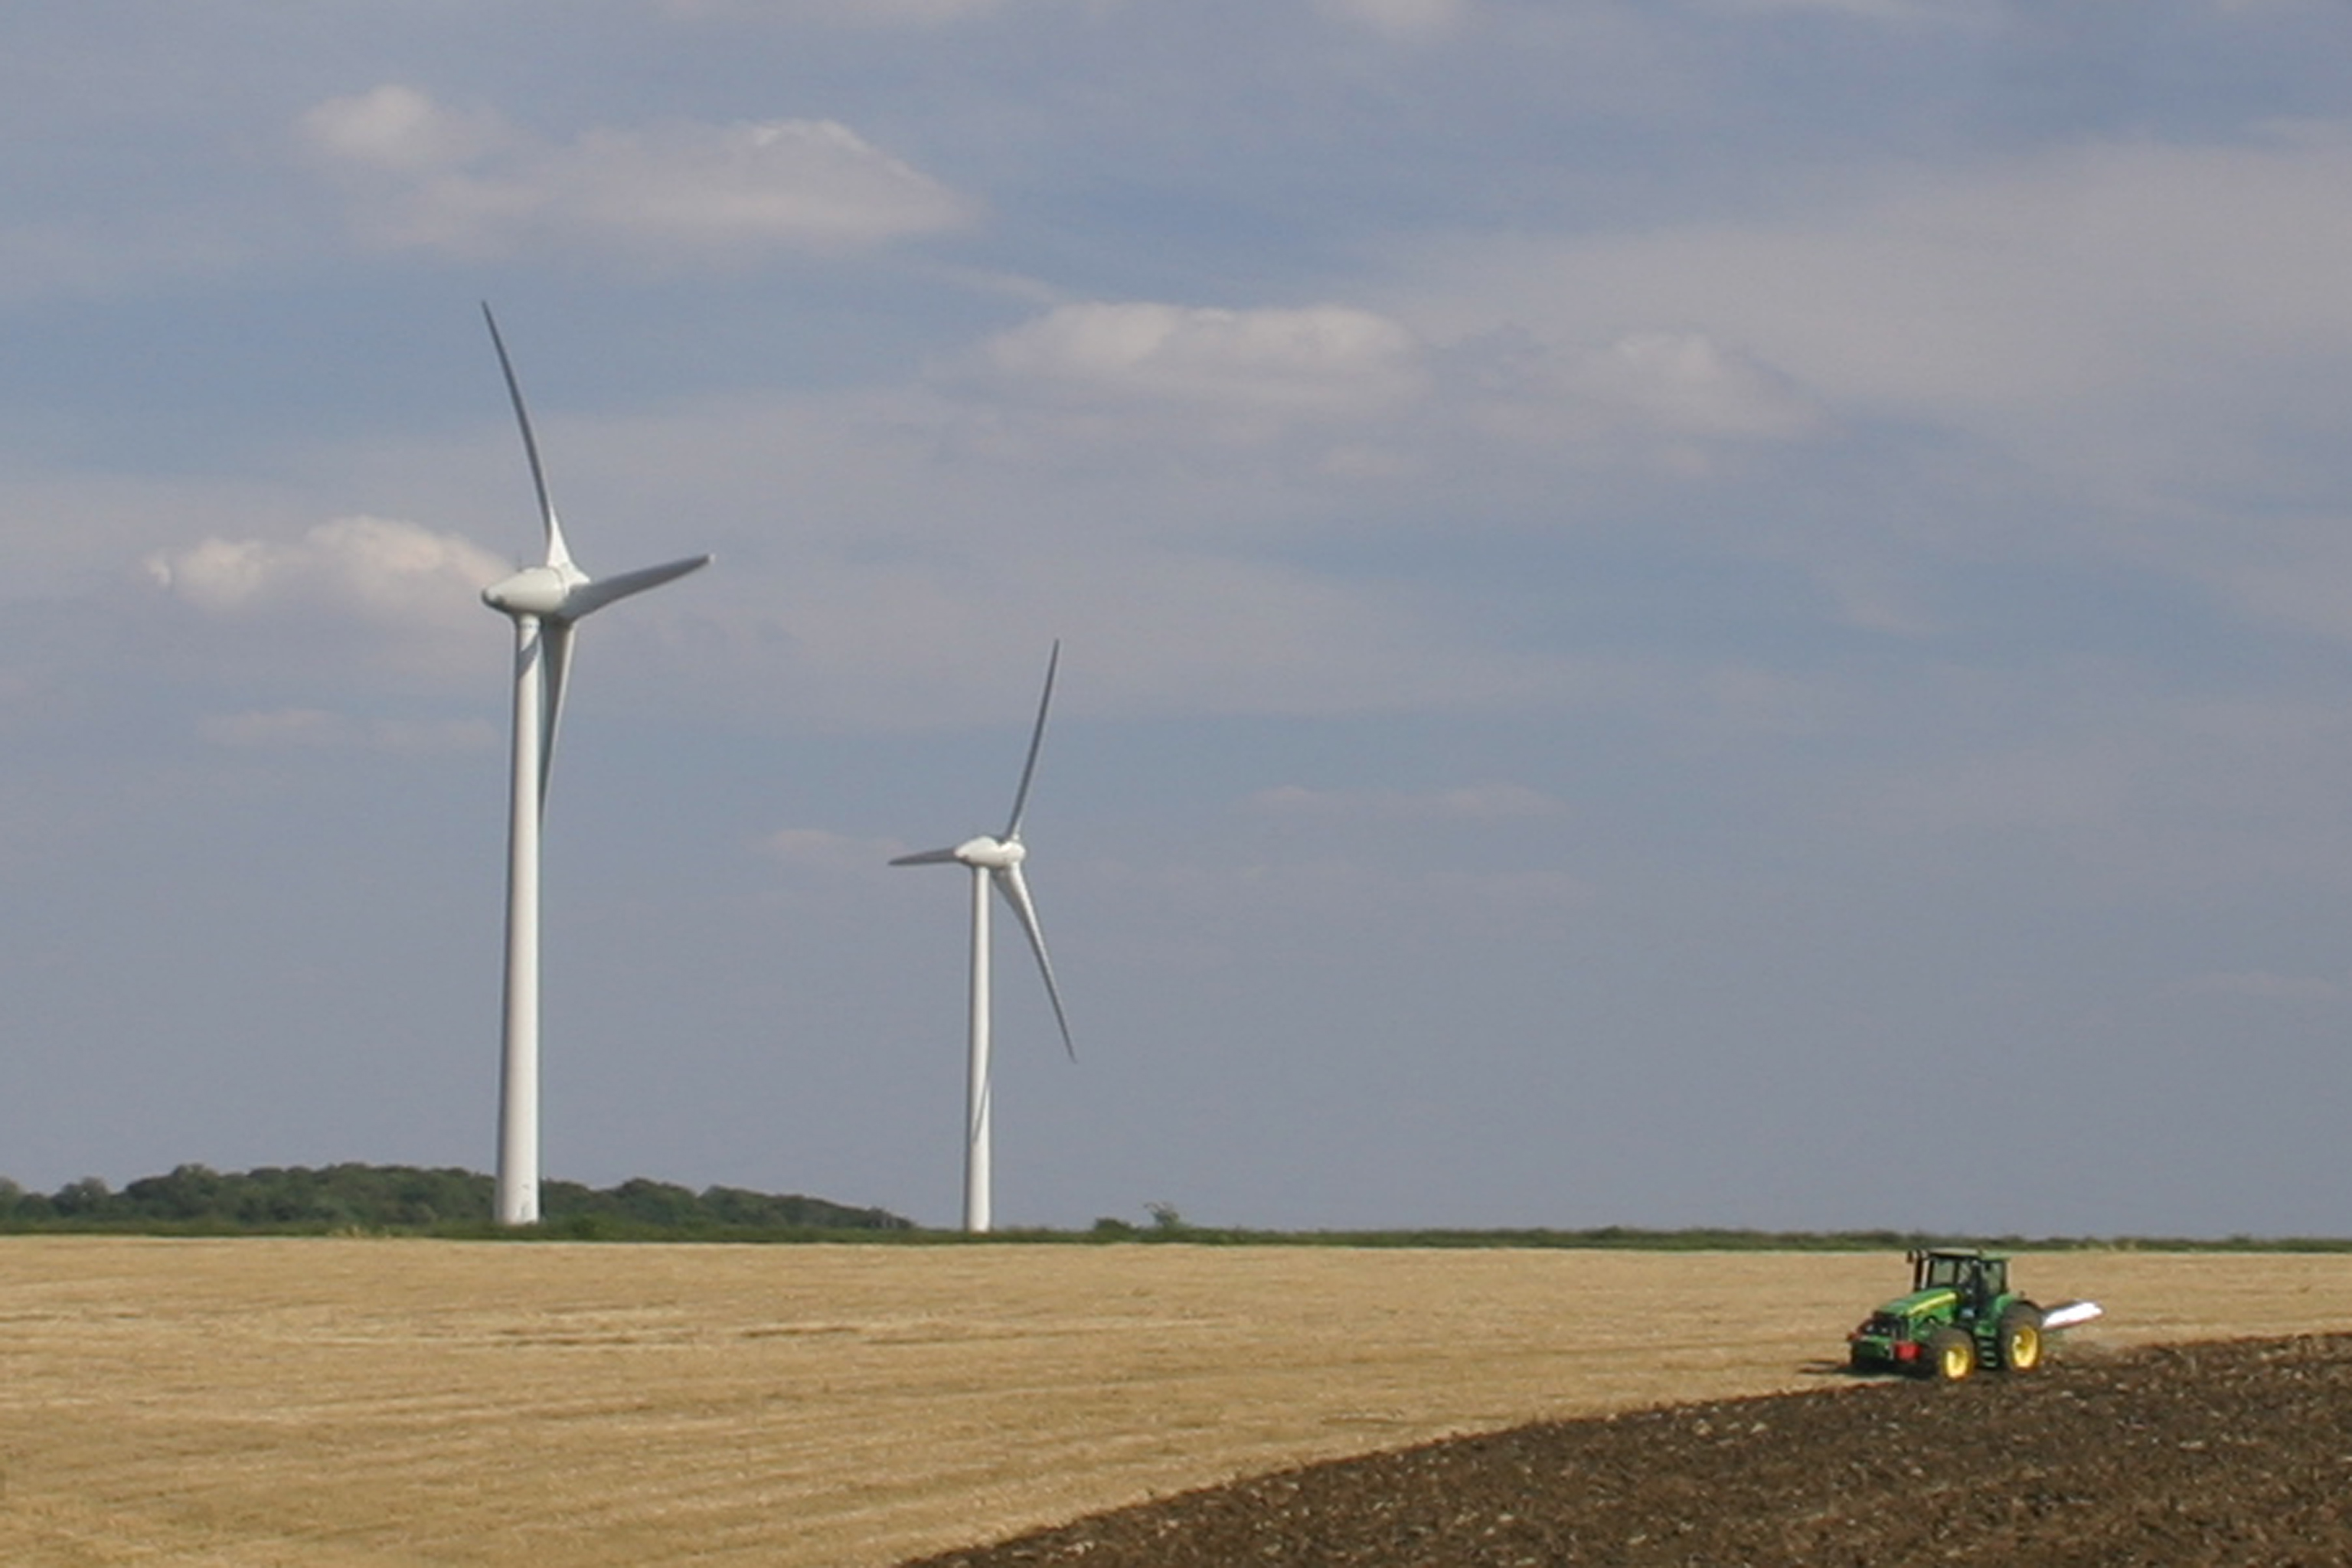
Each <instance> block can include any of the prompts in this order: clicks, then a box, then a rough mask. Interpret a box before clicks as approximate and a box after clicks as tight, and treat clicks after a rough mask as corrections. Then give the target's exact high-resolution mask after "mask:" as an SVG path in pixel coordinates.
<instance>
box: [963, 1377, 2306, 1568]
mask: <svg viewBox="0 0 2352 1568" xmlns="http://www.w3.org/2000/svg"><path fill="white" fill-rule="evenodd" d="M1874 1381H1877V1382H1880V1383H1882V1384H1885V1383H1887V1382H1888V1381H1889V1380H1874ZM1949 1561H1967V1562H1971V1563H2036V1564H2043V1565H2049V1568H2074V1565H2079V1568H2130V1565H2135V1564H2146V1565H2147V1568H2191V1565H2204V1564H2263V1565H2266V1568H2278V1565H2285V1564H2304V1565H2308V1568H2326V1565H2330V1564H2342V1563H2352V1336H2336V1337H2328V1338H2317V1337H2314V1338H2298V1339H2291V1340H2270V1341H2237V1342H2221V1343H2212V1344H2203V1345H2194V1346H2181V1347H2163V1346H2158V1347H2150V1348H2144V1349H2140V1350H2137V1351H2131V1352H2122V1353H2120V1354H2117V1355H2114V1356H2110V1357H2095V1358H2077V1359H2075V1360H2074V1361H2072V1362H2067V1363H2056V1364H2053V1365H2052V1366H2051V1367H2049V1368H2047V1369H2045V1370H2044V1371H2042V1372H2041V1373H2035V1374H2033V1375H2032V1376H2030V1377H2021V1378H2004V1377H2000V1376H1998V1375H1988V1376H1982V1377H1979V1378H1976V1379H1973V1380H1971V1381H1970V1382H1969V1383H1966V1384H1958V1385H1955V1386H1943V1385H1938V1384H1907V1385H1905V1384H1895V1385H1891V1386H1876V1387H1872V1388H1870V1389H1868V1390H1866V1391H1860V1392H1855V1393H1853V1394H1840V1393H1836V1392H1822V1393H1813V1394H1782V1395H1777V1396H1768V1397H1763V1398H1758V1399H1748V1400H1735V1401H1718V1402H1711V1403H1706V1404H1699V1405H1684V1406H1678V1407H1675V1408H1670V1409H1664V1410H1652V1411H1644V1412H1639V1413H1634V1414H1630V1415H1611V1416H1601V1417H1597V1418H1592V1419H1587V1420H1583V1421H1576V1422H1566V1423H1549V1424H1543V1425H1538V1426H1526V1427H1522V1428H1519V1429H1518V1430H1516V1431H1511V1432H1504V1433H1497V1434H1494V1435H1491V1436H1478V1437H1469V1438H1460V1439H1455V1440H1453V1441H1448V1442H1441V1443H1433V1444H1427V1445H1423V1446H1421V1447H1413V1448H1409V1449H1406V1450H1403V1451H1402V1452H1396V1453H1389V1454H1381V1455H1376V1456H1372V1457H1370V1458H1358V1459H1348V1460H1340V1461H1337V1462H1333V1463H1328V1464H1323V1465H1318V1466H1314V1467H1310V1468H1303V1469H1293V1470H1288V1471H1285V1472H1282V1473H1280V1474H1276V1475H1271V1476H1264V1477H1259V1478H1255V1479H1250V1480H1246V1481H1243V1482H1240V1483H1237V1484H1235V1485H1232V1486H1228V1487H1223V1488H1220V1489H1214V1490H1209V1491H1202V1492H1196V1493H1193V1494H1191V1495H1189V1496H1184V1497H1179V1498H1173V1499H1170V1500H1164V1501H1160V1502H1156V1503H1150V1504H1145V1505H1142V1506H1139V1507H1136V1508H1130V1509H1126V1510H1119V1511H1118V1512H1114V1513H1109V1514H1105V1515H1101V1516H1098V1517H1097V1518H1093V1519H1087V1520H1082V1521H1077V1522H1076V1523H1073V1524H1069V1525H1065V1526H1063V1527H1061V1528H1059V1529H1055V1530H1050V1531H1042V1532H1039V1533H1037V1534H1034V1535H1031V1536H1028V1537H1024V1538H1023V1539H1021V1540H1018V1541H1014V1542H1007V1543H1004V1544H1002V1545H998V1546H995V1547H992V1548H989V1549H985V1550H978V1551H970V1552H950V1553H947V1554H945V1555H943V1556H938V1557H933V1558H929V1559H926V1560H925V1562H924V1563H923V1564H922V1565H921V1568H1042V1565H1046V1564H1056V1563H1061V1564H1067V1563H1085V1564H1087V1568H1234V1565H1236V1564H1242V1563H1252V1564H1264V1565H1267V1568H1281V1565H1283V1564H1297V1565H1300V1568H1309V1565H1311V1568H1340V1565H1343V1564H1364V1565H1368V1568H1412V1565H1417V1564H1445V1565H1446V1568H1538V1565H1543V1564H1555V1563H1557V1564H1568V1563H1578V1564H1610V1565H1614V1568H1653V1565H1654V1568H1680V1565H1696V1564H1705V1565H1707V1568H1730V1565H1733V1564H1740V1563H1752V1564H1767V1563H1769V1564H1790V1565H1797V1564H1801V1565H1803V1568H1835V1565H1843V1564H1852V1565H1853V1568H1900V1565H1903V1564H1911V1563H1943V1562H1949Z"/></svg>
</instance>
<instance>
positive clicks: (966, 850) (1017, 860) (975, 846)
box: [955, 835, 1029, 871]
mask: <svg viewBox="0 0 2352 1568" xmlns="http://www.w3.org/2000/svg"><path fill="white" fill-rule="evenodd" d="M955 858H957V859H958V860H961V862H963V863H964V864H965V865H967V866H983V867H986V868H988V869H989V870H991V871H1010V870H1012V869H1013V868H1014V867H1015V866H1018V865H1020V864H1021V862H1022V861H1024V860H1026V859H1027V858H1029V851H1028V849H1027V847H1024V845H1023V844H1022V842H1021V840H1019V839H1018V838H1014V839H1011V840H1009V841H1008V840H1006V839H1003V838H991V837H987V836H986V835H982V837H978V838H967V839H965V840H964V841H963V842H962V843H961V844H959V845H957V846H956V847H955Z"/></svg>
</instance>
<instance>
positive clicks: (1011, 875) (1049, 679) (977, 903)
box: [890, 639, 1078, 1232]
mask: <svg viewBox="0 0 2352 1568" xmlns="http://www.w3.org/2000/svg"><path fill="white" fill-rule="evenodd" d="M1061 662H1062V645H1061V642H1060V641H1059V639H1056V640H1055V644H1054V651H1053V652H1052V654H1051V655H1049V656H1048V657H1047V658H1046V660H1045V695H1044V696H1043V697H1041V698H1039V699H1038V700H1037V724H1036V727H1035V728H1034V729H1033V730H1032V731H1030V732H1029V760H1028V761H1027V762H1025V763H1022V765H1021V787H1020V788H1019V789H1017V790H1015V791H1013V816H1012V817H1011V819H1010V820H1009V821H1007V822H1006V823H1005V825H1004V831H1003V833H1001V834H999V835H997V836H996V837H993V838H991V837H987V836H986V835H982V837H978V838H967V839H965V840H964V841H963V842H962V843H961V844H959V845H957V846H956V847H953V848H952V849H926V850H924V851H923V852H922V853H921V854H919V855H901V856H899V857H898V858H897V859H895V860H893V861H891V862H890V864H892V865H893V866H944V865H957V866H969V867H971V1066H970V1068H969V1069H968V1072H967V1075H966V1079H965V1083H964V1145H963V1227H964V1229H966V1230H968V1231H973V1232H981V1231H985V1230H987V1229H988V1228H989V1224H990V1216H989V1190H990V1184H989V1135H988V1125H989V1099H990V1092H989V1064H988V1013H989V1005H988V970H989V942H988V887H989V884H990V883H992V882H993V883H995V884H996V890H997V891H998V892H999V893H1000V894H1002V895H1003V898H1004V901H1005V903H1006V904H1007V905H1009V906H1010V907H1011V909H1012V910H1013V917H1014V918H1015V919H1016V920H1018V921H1020V922H1021V930H1022V931H1023V932H1024V934H1025V935H1026V936H1027V937H1028V938H1029V951H1030V952H1034V953H1035V954H1036V955H1037V973H1040V974H1042V975H1043V976H1045V995H1046V998H1047V1000H1049V1001H1051V1002H1052V1003H1053V1004H1054V1022H1055V1024H1057V1025H1059V1026H1061V1030H1062V1048H1063V1049H1064V1050H1066V1051H1067V1052H1069V1054H1070V1059H1071V1060H1072V1061H1076V1060H1077V1059H1078V1052H1077V1047H1076V1046H1074V1045H1072V1044H1071V1043H1070V1021H1069V1019H1068V1017H1067V1016H1065V1015H1064V1013H1063V1012H1062V992H1061V987H1059V986H1057V985H1055V984H1054V963H1053V961H1052V960H1051V959H1049V958H1047V957H1046V956H1045V932H1044V931H1041V930H1039V929H1038V925H1037V906H1036V905H1035V904H1034V903H1032V902H1031V901H1030V898H1029V884H1028V882H1027V881H1026V880H1024V879H1023V877H1022V875H1021V863H1022V861H1024V860H1025V859H1026V858H1028V856H1029V850H1028V848H1027V847H1026V846H1024V844H1023V843H1022V842H1021V813H1022V811H1023V809H1024V808H1025V807H1026V806H1027V805H1028V804H1029V784H1030V781H1031V780H1032V779H1034V778H1035V777H1036V775H1037V748H1038V747H1039V746H1041V745H1043V744H1044V743H1045V712H1046V710H1048V709H1049V708H1051V707H1052V706H1053V704H1054V671H1055V668H1056V667H1058V666H1059V665H1060V664H1061Z"/></svg>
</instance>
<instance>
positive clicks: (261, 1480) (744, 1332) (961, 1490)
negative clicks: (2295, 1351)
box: [0, 1237, 2352, 1568]
mask: <svg viewBox="0 0 2352 1568" xmlns="http://www.w3.org/2000/svg"><path fill="white" fill-rule="evenodd" d="M2017 1275H2018V1279H2019V1282H2020V1284H2021V1286H2022V1287H2023V1288H2024V1289H2028V1290H2030V1291H2032V1292H2033V1293H2035V1294H2037V1295H2039V1296H2041V1297H2042V1299H2044V1300H2048V1299H2051V1298H2053V1297H2056V1296H2062V1295H2084V1296H2091V1297H2095V1298H2096V1299H2098V1300H2102V1301H2104V1302H2105V1304H2106V1306H2107V1308H2108V1311H2109V1314H2110V1315H2109V1318H2108V1320H2107V1321H2106V1322H2105V1324H2103V1325H2101V1326H2100V1328H2099V1329H2098V1330H2097V1331H2096V1332H2095V1334H2086V1335H2084V1336H2081V1337H2080V1338H2078V1340H2077V1342H2076V1343H2077V1349H2078V1350H2082V1351H2087V1350H2090V1349H2094V1348H2097V1347H2100V1346H2107V1347H2121V1346H2124V1345H2126V1344H2131V1343H2137V1342H2160V1341H2182V1340H2192V1339H2205V1338H2211V1337H2216V1336H2258V1335H2280V1334H2296V1333H2312V1332H2319V1331H2341V1330H2346V1329H2352V1316H2347V1306H2352V1256H2332V1257H2313V1256H2305V1257H2252V1258H2229V1257H2210V1256H2180V1255H2170V1256H2168V1255H2162V1254H2142V1253H2126V1252H2105V1253H2066V1254H2055V1255H2050V1256H2046V1257H2030V1258H2021V1259H2020V1260H2019V1262H2018V1264H2017ZM1905 1277H1906V1270H1905V1268H1904V1267H1903V1264H1902V1260H1901V1259H1900V1258H1897V1257H1893V1256H1858V1255H1849V1256H1823V1255H1797V1254H1778V1255H1772V1254H1691V1255H1658V1254H1628V1253H1595V1252H1503V1251H1494V1252H1443V1251H1420V1252H1380V1251H1346V1250H1340V1249H1325V1248H1246V1249H1223V1248H1202V1247H1158V1246H1153V1247H1139V1246H1138V1247H1022V1246H980V1247H916V1248H890V1247H622V1246H561V1245H544V1244H529V1245H512V1246H509V1245H501V1244H495V1243H488V1244H459V1243H438V1242H414V1241H380V1240H362V1239H348V1240H346V1239H331V1240H330V1239H321V1240H284V1241H253V1240H239V1241H157V1240H144V1239H106V1238H47V1237H39V1238H37V1237H10V1238H0V1563H7V1564H8V1565H9V1568H88V1565H95V1564H111V1563H131V1562H142V1563H144V1562H154V1563H171V1564H173V1568H194V1565H197V1564H203V1565H206V1568H254V1565H268V1564H285V1565H287V1568H297V1565H299V1568H412V1565H416V1564H425V1563H431V1564H436V1565H447V1568H520V1565H523V1564H530V1565H531V1568H543V1565H545V1564H561V1565H562V1568H658V1565H662V1564H669V1563H689V1562H691V1563H696V1564H698V1565H732V1564H742V1565H745V1568H750V1565H752V1564H757V1565H759V1568H884V1565H886V1564H890V1563H900V1562H903V1561H905V1560H907V1559H909V1558H913V1557H917V1556H919V1555H920V1554H922V1553H925V1552H942V1551H949V1550H952V1549H957V1548H965V1547H970V1546H971V1545H972V1544H974V1543H976V1542H988V1541H995V1540H1003V1539H1005V1538H1007V1537H1010V1536H1013V1535H1017V1534H1019V1533H1021V1532H1023V1531H1030V1530H1034V1529H1038V1528H1041V1527H1046V1526H1052V1525H1055V1524H1058V1523H1060V1522H1063V1521H1069V1520H1074V1519H1078V1518H1081V1517H1084V1516H1087V1515H1091V1514H1095V1513H1097V1512H1099V1511H1102V1510H1108V1509H1116V1508H1118V1507H1121V1506H1123V1505H1128V1504H1133V1503H1139V1502H1143V1501H1146V1500H1150V1499H1152V1498H1155V1497H1168V1496H1171V1495H1172V1494H1177V1493H1181V1492H1186V1491H1190V1490H1193V1489H1201V1488H1204V1487H1213V1486H1217V1485H1221V1484H1223V1483H1227V1482H1231V1481H1234V1480H1236V1479H1242V1478H1245V1477H1250V1476H1255V1475H1262V1474H1265V1473H1269V1472H1274V1471H1278V1470H1283V1469H1286V1468H1294V1467H1297V1466H1299V1465H1303V1464H1310V1463H1313V1462H1316V1461H1319V1460H1325V1459H1335V1458H1346V1457H1348V1456H1350V1455H1359V1454H1363V1453H1366V1452H1368V1451H1371V1450H1377V1449H1395V1448H1402V1447H1409V1446H1412V1445H1414V1444H1419V1443H1424V1442H1427V1441H1429V1440H1431V1439H1435V1438H1442V1437H1449V1436H1460V1435H1462V1434H1465V1433H1476V1432H1493V1431H1500V1430H1504V1429H1507V1428H1512V1427H1517V1426H1522V1425H1524V1424H1527V1423H1529V1422H1535V1421H1544V1420H1562V1419H1570V1418H1574V1417H1578V1416H1583V1415H1598V1414H1603V1413H1607V1412H1612V1411H1617V1412H1624V1411H1632V1410H1637V1409H1640V1408H1642V1407H1645V1406H1656V1405H1670V1404H1678V1403H1682V1402H1685V1401H1691V1400H1710V1399H1713V1400H1720V1399H1726V1398H1730V1397H1734V1396H1741V1395H1748V1394H1773V1393H1786V1392H1792V1391H1797V1390H1803V1389H1814V1390H1819V1389H1821V1388H1822V1387H1824V1385H1825V1384H1835V1385H1837V1386H1838V1387H1839V1388H1840V1389H1841V1390H1842V1391H1843V1393H1844V1394H1852V1395H1857V1396H1862V1395H1870V1396H1875V1392H1876V1391H1874V1390H1872V1389H1869V1388H1864V1387H1856V1386H1853V1385H1851V1384H1847V1383H1846V1381H1845V1380H1843V1379H1842V1378H1841V1379H1829V1378H1825V1377H1824V1376H1823V1375H1822V1373H1821V1372H1820V1371H1819V1370H1818V1369H1819V1366H1820V1363H1822V1361H1823V1360H1824V1358H1831V1357H1835V1356H1838V1355H1840V1354H1842V1352H1843V1335H1844V1332H1845V1331H1846V1329H1847V1328H1849V1327H1850V1326H1852V1324H1853V1322H1854V1321H1856V1320H1857V1319H1858V1318H1860V1316H1861V1315H1862V1313H1863V1311H1864V1310H1865V1309H1866V1308H1868V1307H1869V1306H1870V1305H1872V1304H1873V1303H1874V1302H1875V1301H1877V1300H1881V1299H1883V1298H1885V1296H1887V1295H1890V1294H1892V1293H1894V1291H1895V1289H1897V1288H1899V1286H1900V1285H1901V1283H1902V1282H1903V1280H1904V1279H1905ZM2055 1381H2056V1380H2054V1379H2053V1383H2054V1382H2055ZM1904 1392H1916V1390H1913V1391H1904Z"/></svg>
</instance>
